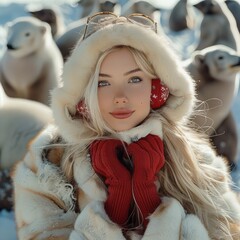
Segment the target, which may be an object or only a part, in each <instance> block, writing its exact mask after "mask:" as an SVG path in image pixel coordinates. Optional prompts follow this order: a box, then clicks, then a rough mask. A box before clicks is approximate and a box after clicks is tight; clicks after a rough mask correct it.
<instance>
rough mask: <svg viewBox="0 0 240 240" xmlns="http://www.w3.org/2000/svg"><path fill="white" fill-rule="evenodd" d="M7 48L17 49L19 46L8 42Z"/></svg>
mask: <svg viewBox="0 0 240 240" xmlns="http://www.w3.org/2000/svg"><path fill="white" fill-rule="evenodd" d="M7 49H8V50H16V49H17V48H16V47H14V46H13V45H12V44H11V43H7Z"/></svg>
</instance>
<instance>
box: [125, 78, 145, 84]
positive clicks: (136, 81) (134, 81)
mask: <svg viewBox="0 0 240 240" xmlns="http://www.w3.org/2000/svg"><path fill="white" fill-rule="evenodd" d="M141 81H142V79H141V78H140V77H132V78H131V79H130V80H129V81H128V82H129V83H139V82H141Z"/></svg>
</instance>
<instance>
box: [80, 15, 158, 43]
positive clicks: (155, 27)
mask: <svg viewBox="0 0 240 240" xmlns="http://www.w3.org/2000/svg"><path fill="white" fill-rule="evenodd" d="M101 15H111V16H113V17H115V18H116V19H117V18H119V17H120V16H118V15H117V14H115V13H113V12H98V13H96V14H94V15H92V16H89V17H88V18H87V23H86V25H85V29H84V33H83V38H82V40H84V39H85V38H87V37H88V36H87V37H86V33H87V29H88V25H89V23H90V22H91V20H92V19H93V18H95V17H96V16H101ZM132 16H133V17H134V16H137V17H143V18H146V19H148V20H150V22H152V23H153V30H154V32H155V33H157V23H156V22H155V21H154V20H153V19H152V18H151V17H149V16H147V15H145V14H142V13H132V14H130V15H128V16H127V17H126V19H127V20H128V21H129V22H131V23H133V24H137V23H138V22H137V21H134V20H133V19H131V17H132ZM132 21H134V22H132ZM139 23H140V22H139ZM142 25H143V24H142ZM143 26H144V25H143Z"/></svg>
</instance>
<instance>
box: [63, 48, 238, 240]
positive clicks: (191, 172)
mask: <svg viewBox="0 0 240 240" xmlns="http://www.w3.org/2000/svg"><path fill="white" fill-rule="evenodd" d="M116 49H117V48H116V47H115V48H112V49H109V50H108V51H106V52H104V53H103V54H102V55H101V56H100V58H99V60H98V62H97V64H96V70H95V72H94V74H93V75H92V78H91V79H90V81H89V84H88V86H87V87H86V92H85V100H86V104H87V106H88V108H89V109H90V116H91V119H92V121H85V122H84V124H85V125H86V127H87V128H89V129H90V130H92V132H94V134H93V135H92V136H91V137H89V139H88V142H89V144H90V143H91V142H92V141H93V140H95V139H97V138H101V137H104V136H106V135H112V134H114V131H113V130H111V129H109V128H108V127H107V126H106V124H105V123H104V121H103V119H102V117H101V114H100V111H99V107H98V104H97V102H98V101H97V83H98V75H99V69H100V66H101V63H102V61H103V59H104V58H105V57H106V56H107V54H109V53H110V52H112V51H114V50H116ZM128 49H129V50H130V51H131V52H132V53H133V56H134V58H135V60H136V62H137V64H138V65H139V67H140V68H141V69H142V70H143V71H144V72H146V73H147V74H149V75H150V76H152V77H155V76H156V74H155V72H154V70H153V67H152V66H151V64H150V63H149V61H147V58H146V57H145V55H144V54H143V53H141V52H139V51H137V50H135V49H133V48H130V47H128ZM90 96H91V97H90ZM151 117H154V118H158V119H159V121H161V122H162V125H163V141H164V149H165V158H166V164H165V166H164V168H163V169H162V170H161V171H160V172H159V182H160V189H159V192H160V194H162V195H164V196H171V197H173V198H175V199H177V200H178V201H179V202H180V203H181V204H182V206H183V207H184V209H185V210H186V212H187V213H192V214H196V215H197V216H198V217H199V219H200V220H201V221H202V223H203V224H204V226H205V227H206V229H207V230H208V233H209V236H210V238H211V239H224V240H233V239H239V235H237V232H234V231H236V229H234V227H233V226H235V224H234V220H233V219H232V218H231V213H230V212H229V209H228V208H227V204H226V203H225V201H224V199H223V197H222V194H223V192H222V191H223V189H226V188H228V185H229V184H230V181H229V179H228V175H227V174H226V172H225V171H222V170H221V169H218V168H216V167H214V166H213V165H212V161H213V159H215V160H217V161H219V162H222V161H223V160H222V159H221V158H220V157H217V156H216V155H215V152H214V151H213V149H212V147H211V145H210V143H209V141H208V139H207V138H206V137H205V136H203V135H201V134H199V133H198V132H196V131H195V130H193V128H192V127H191V126H190V125H189V124H190V121H189V122H187V121H186V122H184V123H181V122H172V121H170V120H169V119H168V118H167V117H166V116H165V115H164V114H163V113H161V111H159V112H152V113H150V115H149V118H151ZM79 148H80V149H81V147H80V145H78V146H76V145H75V146H68V148H67V151H66V154H65V159H64V160H63V168H64V171H65V173H66V175H67V176H68V178H72V164H73V161H71V164H69V159H70V157H69V156H76V155H77V154H83V152H81V150H80V151H79ZM85 150H86V152H85V154H86V153H87V148H85ZM80 152H81V153H80ZM217 158H219V160H218V159H217ZM71 159H74V157H71ZM233 229H234V230H233ZM237 231H238V232H239V229H237ZM235 233H236V236H234V234H235Z"/></svg>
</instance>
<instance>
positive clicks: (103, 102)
mask: <svg viewBox="0 0 240 240" xmlns="http://www.w3.org/2000/svg"><path fill="white" fill-rule="evenodd" d="M109 103H110V93H109V92H107V91H104V90H102V89H101V90H98V104H99V109H100V111H101V112H102V111H105V110H106V109H107V108H108V105H109Z"/></svg>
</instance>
